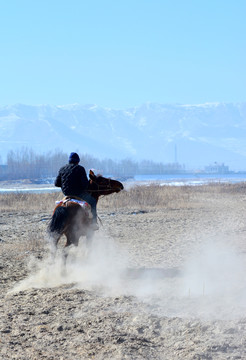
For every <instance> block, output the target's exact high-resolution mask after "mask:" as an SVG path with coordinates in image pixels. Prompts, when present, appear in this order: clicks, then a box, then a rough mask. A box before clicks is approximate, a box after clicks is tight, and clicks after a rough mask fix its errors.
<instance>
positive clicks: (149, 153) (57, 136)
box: [0, 103, 246, 170]
mask: <svg viewBox="0 0 246 360" xmlns="http://www.w3.org/2000/svg"><path fill="white" fill-rule="evenodd" d="M22 147H28V148H31V149H33V150H34V151H35V152H36V153H47V152H48V151H53V150H55V149H61V150H62V151H64V152H67V153H70V152H71V151H78V152H79V153H81V154H83V153H87V154H90V155H92V156H94V157H97V158H100V159H103V158H111V159H113V160H117V159H124V158H131V159H133V160H137V161H139V160H143V159H146V160H153V161H155V162H163V163H168V162H175V161H176V160H177V161H178V162H179V163H180V164H185V165H186V166H187V167H201V166H205V165H209V164H211V163H214V162H220V163H222V162H223V163H225V164H226V165H229V167H230V169H233V170H236V169H246V103H238V104H230V103H229V104H228V103H227V104H224V103H212V104H202V105H179V104H177V105H176V104H174V105H167V104H155V103H147V104H143V105H142V106H140V107H135V108H130V109H125V110H115V109H108V108H101V107H98V106H96V105H84V106H82V105H77V104H75V105H65V106H49V105H42V106H28V105H14V106H5V107H1V108H0V150H1V153H0V157H1V159H2V162H4V161H5V159H6V155H7V153H8V152H9V151H10V150H17V149H21V148H22Z"/></svg>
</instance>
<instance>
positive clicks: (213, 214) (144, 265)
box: [0, 187, 246, 360]
mask: <svg viewBox="0 0 246 360" xmlns="http://www.w3.org/2000/svg"><path fill="white" fill-rule="evenodd" d="M202 189H203V187H200V190H197V188H196V189H195V188H194V189H192V188H190V189H187V191H186V190H184V196H182V199H180V201H175V202H173V203H172V201H171V200H170V202H169V203H168V205H167V206H156V207H154V206H147V205H146V206H136V208H133V207H127V206H124V207H121V208H120V207H117V208H111V209H110V210H109V209H108V208H106V210H105V207H104V203H103V201H102V202H101V203H100V206H99V216H100V218H101V220H102V223H103V225H101V226H100V230H99V231H98V232H97V233H96V234H95V237H94V240H93V243H92V245H91V248H90V249H86V248H85V244H84V241H83V239H81V243H80V246H79V248H77V249H76V248H71V249H70V251H69V255H68V261H67V264H66V267H64V264H63V261H62V256H61V253H62V250H61V249H59V251H58V253H57V254H56V256H55V257H52V256H51V249H50V246H49V239H48V237H47V234H46V229H47V224H48V221H49V219H50V216H51V214H52V211H53V208H50V210H46V211H38V210H36V211H34V210H31V211H28V209H24V210H19V211H10V210H8V211H2V212H1V213H0V274H1V277H0V280H1V294H0V358H1V359H4V360H5V359H6V360H7V359H23V360H24V359H25V360H28V359H32V360H33V359H37V360H40V359H49V360H51V359H54V360H57V359H63V360H80V359H103V360H104V359H115V360H116V359H171V360H175V359H216V360H217V359H246V280H245V270H246V241H245V236H246V232H245V231H246V218H245V206H246V194H245V195H244V191H232V192H231V191H223V192H221V191H219V190H213V189H212V190H211V191H203V190H202ZM122 196H124V194H123V195H122ZM157 201H158V199H157ZM61 245H62V244H61Z"/></svg>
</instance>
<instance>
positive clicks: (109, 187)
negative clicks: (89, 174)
mask: <svg viewBox="0 0 246 360" xmlns="http://www.w3.org/2000/svg"><path fill="white" fill-rule="evenodd" d="M107 180H108V185H102V187H105V189H100V185H99V184H97V183H96V182H95V181H93V180H90V181H91V182H92V183H94V184H96V186H97V187H98V189H97V190H89V191H90V192H102V191H109V190H114V188H113V187H111V186H110V179H107Z"/></svg>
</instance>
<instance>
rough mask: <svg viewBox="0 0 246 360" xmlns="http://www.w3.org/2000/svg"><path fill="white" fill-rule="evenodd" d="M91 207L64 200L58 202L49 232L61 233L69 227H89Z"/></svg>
mask: <svg viewBox="0 0 246 360" xmlns="http://www.w3.org/2000/svg"><path fill="white" fill-rule="evenodd" d="M91 218H92V213H91V207H90V205H89V204H87V203H86V202H85V201H80V202H78V201H75V200H72V199H66V201H63V200H62V201H60V202H58V205H57V206H56V208H55V210H54V213H53V216H52V218H51V221H50V224H49V228H48V229H49V232H51V233H52V232H57V233H59V234H61V233H63V232H64V231H65V230H66V229H67V228H69V227H70V226H74V225H77V226H78V227H80V226H81V225H89V224H90V223H91Z"/></svg>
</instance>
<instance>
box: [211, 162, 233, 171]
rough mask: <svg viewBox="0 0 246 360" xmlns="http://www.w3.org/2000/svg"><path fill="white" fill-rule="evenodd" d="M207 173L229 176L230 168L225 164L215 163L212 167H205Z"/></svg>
mask: <svg viewBox="0 0 246 360" xmlns="http://www.w3.org/2000/svg"><path fill="white" fill-rule="evenodd" d="M205 172H206V173H208V174H228V173H229V172H230V171H229V166H226V165H225V164H224V163H222V164H218V163H217V162H215V163H214V164H212V165H209V166H205Z"/></svg>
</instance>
